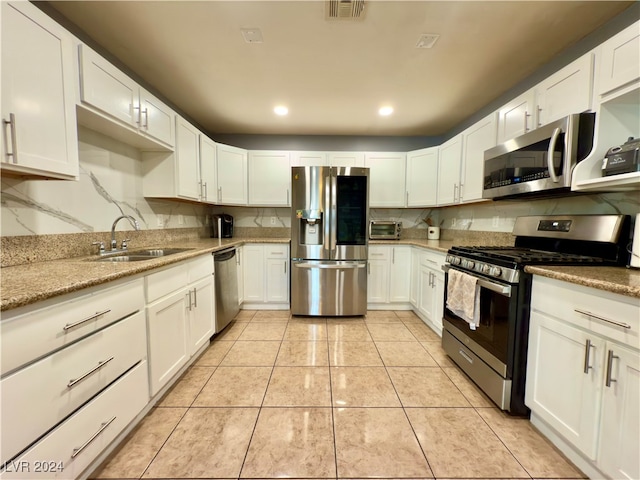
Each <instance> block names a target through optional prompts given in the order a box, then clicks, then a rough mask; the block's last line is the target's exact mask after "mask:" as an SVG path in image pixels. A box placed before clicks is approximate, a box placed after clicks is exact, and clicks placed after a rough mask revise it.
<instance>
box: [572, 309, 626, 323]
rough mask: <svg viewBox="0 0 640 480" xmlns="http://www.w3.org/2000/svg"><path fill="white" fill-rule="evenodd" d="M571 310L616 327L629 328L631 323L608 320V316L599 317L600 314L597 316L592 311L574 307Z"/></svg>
mask: <svg viewBox="0 0 640 480" xmlns="http://www.w3.org/2000/svg"><path fill="white" fill-rule="evenodd" d="M573 311H574V312H576V313H581V314H583V315H586V316H588V317H591V318H595V319H596V320H600V321H602V322H607V323H610V324H612V325H615V326H616V327H622V328H631V325H629V324H627V323H622V322H616V321H614V320H609V319H608V318H604V317H600V316H598V315H596V314H594V313H591V312H588V311H586V310H580V309H579V308H574V309H573Z"/></svg>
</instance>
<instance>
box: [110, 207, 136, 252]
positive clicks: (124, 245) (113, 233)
mask: <svg viewBox="0 0 640 480" xmlns="http://www.w3.org/2000/svg"><path fill="white" fill-rule="evenodd" d="M123 218H126V219H128V220H129V223H130V224H131V225H132V226H133V228H135V229H136V230H140V224H139V223H138V221H137V220H136V219H135V218H133V217H132V216H131V215H121V216H120V217H118V218H116V219H115V220H114V221H113V225H111V251H112V252H114V251H116V250H117V245H118V244H117V242H116V224H117V223H118V222H119V221H120V220H122V219H123ZM127 241H128V240H123V241H122V250H126V249H127Z"/></svg>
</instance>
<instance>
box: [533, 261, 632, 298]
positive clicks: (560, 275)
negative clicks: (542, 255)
mask: <svg viewBox="0 0 640 480" xmlns="http://www.w3.org/2000/svg"><path fill="white" fill-rule="evenodd" d="M525 272H528V273H533V274H534V275H541V276H543V277H549V278H555V279H556V280H562V281H564V282H569V283H575V284H577V285H584V286H585V287H592V288H598V289H600V290H606V291H608V292H612V293H618V294H620V295H626V296H628V297H635V298H640V270H638V269H633V268H626V267H581V266H577V267H560V266H547V267H545V266H535V267H534V266H530V267H525Z"/></svg>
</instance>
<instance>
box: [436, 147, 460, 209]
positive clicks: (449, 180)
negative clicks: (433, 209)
mask: <svg viewBox="0 0 640 480" xmlns="http://www.w3.org/2000/svg"><path fill="white" fill-rule="evenodd" d="M461 158H462V135H456V136H455V137H453V138H452V139H450V140H448V141H447V142H445V143H443V144H442V145H441V146H440V164H439V168H438V201H437V205H438V206H441V205H452V204H454V203H458V202H459V201H460V160H461Z"/></svg>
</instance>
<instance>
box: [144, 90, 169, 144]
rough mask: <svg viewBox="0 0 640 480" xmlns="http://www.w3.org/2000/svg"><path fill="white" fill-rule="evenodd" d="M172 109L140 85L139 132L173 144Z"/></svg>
mask: <svg viewBox="0 0 640 480" xmlns="http://www.w3.org/2000/svg"><path fill="white" fill-rule="evenodd" d="M174 117H175V114H174V113H173V110H171V109H170V108H169V107H167V106H166V105H165V104H164V103H162V102H161V101H160V100H158V99H157V98H156V97H154V96H153V95H151V94H150V93H149V92H147V91H146V90H145V89H144V88H142V87H140V121H139V126H140V132H141V133H142V134H144V135H148V136H150V137H153V138H155V139H156V140H160V141H161V142H164V143H166V144H167V145H174V144H175V131H174V121H173V119H174Z"/></svg>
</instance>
